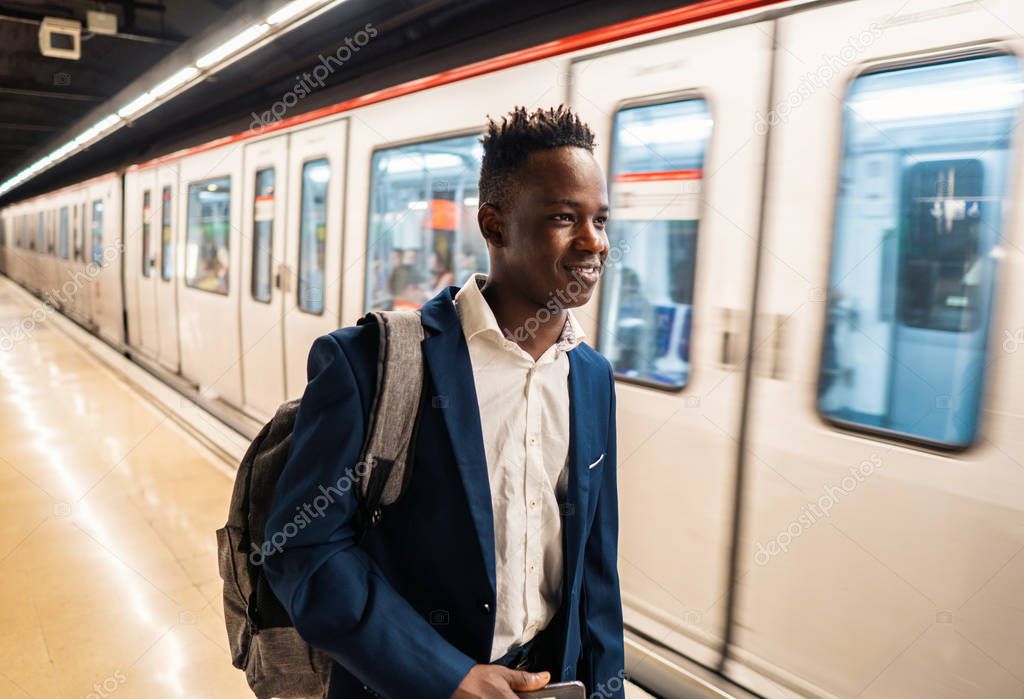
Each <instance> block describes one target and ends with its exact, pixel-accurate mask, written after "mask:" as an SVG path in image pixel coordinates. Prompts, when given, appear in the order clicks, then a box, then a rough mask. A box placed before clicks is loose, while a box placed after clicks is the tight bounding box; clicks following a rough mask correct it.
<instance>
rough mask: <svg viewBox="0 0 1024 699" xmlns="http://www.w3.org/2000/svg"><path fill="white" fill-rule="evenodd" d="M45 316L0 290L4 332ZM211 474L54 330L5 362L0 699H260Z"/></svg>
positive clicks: (45, 330) (174, 428)
mask: <svg viewBox="0 0 1024 699" xmlns="http://www.w3.org/2000/svg"><path fill="white" fill-rule="evenodd" d="M37 308H41V306H39V305H37V304H32V303H31V302H27V301H26V300H25V299H24V297H23V296H22V295H21V294H20V293H19V292H18V291H17V290H16V289H14V288H13V286H12V284H11V283H10V282H9V281H8V280H6V279H3V280H0V328H10V327H11V326H13V325H15V324H17V323H20V322H21V321H22V319H24V318H26V317H30V314H31V313H32V312H33V310H34V309H37ZM37 315H38V313H37ZM4 349H6V344H5V345H4ZM218 466H220V464H217V463H216V457H215V456H214V455H213V454H212V453H211V452H209V451H207V450H206V449H204V448H203V446H202V445H201V444H200V443H199V442H198V441H196V440H195V439H193V438H191V437H190V436H189V435H188V434H187V433H186V432H185V431H184V430H183V429H182V428H181V427H179V426H178V425H177V423H175V422H174V421H173V420H172V419H170V418H169V417H168V415H167V414H166V413H163V412H161V411H160V410H157V409H156V408H155V407H154V406H153V405H151V404H150V403H149V402H148V401H147V400H145V399H143V398H142V396H141V395H140V394H138V393H137V392H135V391H134V390H133V389H132V388H131V387H130V386H128V385H126V384H125V383H124V382H122V381H120V380H118V378H117V377H116V376H115V375H114V374H113V373H112V372H111V371H110V370H108V369H107V368H106V367H105V366H104V365H103V364H102V363H100V362H99V361H98V360H96V359H94V358H93V357H91V356H90V355H89V354H88V353H86V352H84V351H83V350H82V348H81V347H80V346H79V345H78V344H77V343H75V342H72V341H71V339H70V338H69V337H68V336H66V335H65V334H64V333H63V332H61V331H60V330H58V329H57V328H56V327H54V323H53V322H52V321H46V320H44V321H43V322H41V323H36V324H35V327H34V328H32V332H31V335H30V336H28V337H26V338H25V339H24V340H22V341H20V342H18V343H16V344H15V346H14V347H13V348H11V349H9V350H8V351H3V352H0V571H2V574H0V599H3V600H5V601H6V602H5V604H4V605H0V629H2V632H0V697H5V698H13V697H19V698H20V697H34V698H36V699H44V698H47V699H48V698H50V697H54V698H57V697H61V698H64V697H92V696H107V695H109V694H112V693H113V692H114V691H116V693H117V696H118V697H119V698H122V697H123V698H124V699H128V698H129V697H139V698H140V699H141V698H146V699H154V698H157V697H217V698H219V699H220V698H231V697H252V694H251V693H250V692H249V689H248V686H247V685H246V683H245V679H244V677H243V676H242V674H241V673H240V672H239V671H237V670H235V669H234V668H233V667H232V666H231V661H230V658H229V656H228V651H227V641H226V635H225V631H224V626H223V620H222V618H221V607H220V595H221V581H220V578H219V576H218V573H217V559H216V544H215V540H214V531H215V530H216V529H217V527H219V526H221V525H222V524H223V522H224V518H225V514H226V511H227V502H228V498H229V496H230V492H231V482H230V480H229V478H228V476H227V474H226V473H225V472H224V471H223V470H221V468H218Z"/></svg>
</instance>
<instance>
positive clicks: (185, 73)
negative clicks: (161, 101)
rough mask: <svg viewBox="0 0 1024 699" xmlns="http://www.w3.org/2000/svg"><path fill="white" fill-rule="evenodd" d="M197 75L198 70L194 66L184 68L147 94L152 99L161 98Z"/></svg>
mask: <svg viewBox="0 0 1024 699" xmlns="http://www.w3.org/2000/svg"><path fill="white" fill-rule="evenodd" d="M197 75H199V70H198V69H197V68H196V67H195V66H185V67H184V68H182V69H181V70H179V71H178V72H177V73H175V74H174V75H172V76H171V77H169V78H167V79H166V80H164V81H163V82H162V83H160V84H159V85H157V86H156V87H154V88H153V89H152V90H150V91H149V94H151V95H153V97H157V98H159V97H163V96H164V95H166V94H167V93H168V92H171V91H172V90H177V89H178V88H179V87H181V86H182V85H184V84H185V83H187V82H188V81H189V80H191V79H192V78H194V77H196V76H197Z"/></svg>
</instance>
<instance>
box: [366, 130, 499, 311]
mask: <svg viewBox="0 0 1024 699" xmlns="http://www.w3.org/2000/svg"><path fill="white" fill-rule="evenodd" d="M482 157H483V148H482V146H481V145H480V143H479V138H478V137H477V136H460V137H456V138H447V139H443V140H438V141H429V142H425V143H416V144H412V145H408V146H400V147H397V148H388V149H384V150H379V151H377V152H376V153H374V155H373V164H372V185H371V187H372V188H371V192H370V223H369V231H368V236H369V239H368V242H367V245H368V251H369V254H368V255H367V270H366V296H365V299H366V308H367V310H371V309H374V310H376V309H383V310H391V309H401V308H418V307H419V306H420V305H421V304H422V303H423V302H424V301H427V300H428V299H430V298H431V297H432V296H434V295H435V294H436V293H438V292H439V291H442V290H443V289H444V288H445V287H447V286H449V285H450V284H461V283H462V282H464V281H465V280H466V278H467V277H468V276H469V275H470V274H472V273H474V272H483V273H486V272H487V271H488V267H489V260H488V257H487V247H486V245H485V243H484V239H483V236H481V235H480V229H479V227H478V226H477V220H476V214H477V207H478V199H479V192H478V189H477V184H478V180H479V177H480V163H481V159H482Z"/></svg>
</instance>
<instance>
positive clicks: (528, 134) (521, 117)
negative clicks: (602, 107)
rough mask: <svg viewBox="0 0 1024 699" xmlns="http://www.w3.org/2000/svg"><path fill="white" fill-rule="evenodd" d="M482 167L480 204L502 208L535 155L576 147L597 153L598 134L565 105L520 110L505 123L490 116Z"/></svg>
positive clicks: (517, 109)
mask: <svg viewBox="0 0 1024 699" xmlns="http://www.w3.org/2000/svg"><path fill="white" fill-rule="evenodd" d="M480 142H481V143H482V144H483V147H484V157H483V163H482V165H481V166H480V203H481V204H491V205H493V206H497V207H498V208H501V207H502V206H503V205H505V204H507V202H508V198H509V196H510V195H511V193H512V192H513V191H514V186H513V185H514V176H515V175H516V173H517V172H518V171H519V169H520V168H522V167H523V165H525V164H526V161H527V159H528V158H529V157H530V155H531V154H533V153H536V152H537V151H541V150H548V149H551V148H564V147H574V148H583V149H585V150H587V151H589V152H591V153H593V152H594V146H595V145H596V144H595V143H594V133H593V132H592V131H591V130H590V127H589V126H587V125H586V124H584V123H583V122H582V121H580V118H579V116H577V115H576V113H575V112H573V111H572V110H571V109H570V108H568V107H566V106H565V105H564V104H560V105H558V106H557V107H551V108H549V109H537V110H535V111H534V112H533V113H527V111H526V107H516V108H515V109H513V110H512V111H511V112H510V113H509V114H508V115H507V116H503V117H502V118H501V122H500V123H499V122H497V121H496V120H494V119H492V118H490V116H489V115H488V120H487V131H486V132H485V133H484V135H483V138H481V139H480Z"/></svg>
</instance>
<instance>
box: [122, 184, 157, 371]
mask: <svg viewBox="0 0 1024 699" xmlns="http://www.w3.org/2000/svg"><path fill="white" fill-rule="evenodd" d="M135 179H136V181H137V185H136V186H135V187H134V188H133V190H134V191H133V192H132V195H133V196H134V197H135V198H136V199H137V201H133V202H131V205H130V206H126V208H125V210H126V211H130V212H132V213H133V214H135V213H136V212H137V214H136V215H137V218H135V216H133V217H132V219H134V220H132V219H127V220H126V223H127V225H128V231H129V233H128V237H129V241H130V242H132V243H133V244H132V245H131V246H130V247H129V248H128V249H134V250H137V251H138V253H137V256H136V255H130V256H128V259H127V264H126V265H125V275H126V276H128V275H130V276H132V277H134V278H136V279H137V280H138V281H137V284H136V290H137V294H138V300H137V303H138V319H139V341H140V347H139V348H140V349H141V350H142V352H143V354H145V355H147V356H148V357H150V358H151V359H156V358H157V357H158V356H159V354H160V316H159V313H158V312H157V303H156V297H157V286H158V284H159V277H160V269H159V268H158V266H157V254H158V251H159V236H160V220H159V216H160V213H159V212H160V202H159V199H158V197H159V189H158V187H157V186H156V172H155V171H153V170H143V171H141V172H139V173H138V174H137V175H136V178H135ZM126 218H127V217H126ZM132 238H134V240H131V239H132Z"/></svg>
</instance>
